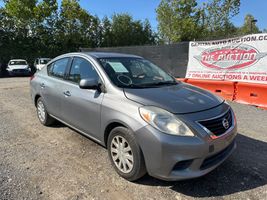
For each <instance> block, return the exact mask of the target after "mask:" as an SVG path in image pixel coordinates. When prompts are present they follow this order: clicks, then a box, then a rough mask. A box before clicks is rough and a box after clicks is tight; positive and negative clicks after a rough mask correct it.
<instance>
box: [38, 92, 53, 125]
mask: <svg viewBox="0 0 267 200" xmlns="http://www.w3.org/2000/svg"><path fill="white" fill-rule="evenodd" d="M36 112H37V117H38V119H39V121H40V122H41V123H42V124H43V125H44V126H51V125H52V124H54V123H55V121H56V120H55V119H54V118H52V117H51V116H50V115H49V114H48V113H47V111H46V107H45V105H44V102H43V99H42V97H40V98H39V99H38V100H37V102H36Z"/></svg>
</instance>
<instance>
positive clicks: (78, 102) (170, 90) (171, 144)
mask: <svg viewBox="0 0 267 200" xmlns="http://www.w3.org/2000/svg"><path fill="white" fill-rule="evenodd" d="M30 85H31V96H32V99H33V102H34V104H35V106H36V110H37V116H38V118H39V120H40V122H41V123H42V124H43V125H46V126H48V125H51V124H52V123H53V122H54V121H55V119H56V120H59V121H61V122H62V123H64V124H66V125H68V126H70V127H72V128H73V129H75V130H77V131H79V132H80V133H82V134H84V135H86V136H87V137H89V138H92V139H93V140H95V141H97V142H98V143H100V144H101V145H103V146H105V147H107V149H108V153H109V158H110V161H111V163H112V165H113V167H114V168H115V170H116V171H117V173H118V174H119V175H121V176H122V177H124V178H125V179H127V180H130V181H134V180H137V179H138V178H140V177H142V176H143V175H144V174H145V173H146V172H148V173H149V174H150V175H151V176H154V177H157V178H159V179H164V180H182V179H190V178H195V177H199V176H203V175H205V174H207V173H208V172H210V171H212V170H213V169H215V168H216V167H217V166H219V165H220V164H221V163H222V162H223V161H224V160H226V159H227V158H228V157H229V156H230V155H231V153H232V152H233V151H234V149H235V148H236V142H235V137H236V134H237V127H236V119H235V115H234V112H233V110H232V109H231V107H230V106H229V105H228V104H227V103H226V102H225V101H224V100H223V99H221V98H219V97H217V96H215V95H214V94H212V93H210V92H208V91H205V90H202V89H200V88H197V87H194V86H192V85H188V84H184V83H181V82H179V81H176V80H175V78H174V77H172V76H170V75H169V74H168V73H166V72H165V71H164V70H162V69H161V68H159V67H158V66H156V65H155V64H153V63H151V62H150V61H148V60H145V59H144V58H142V57H139V56H134V55H127V54H117V53H70V54H65V55H62V56H59V57H57V58H55V59H53V60H52V61H51V62H50V63H49V64H48V65H47V66H45V67H44V68H43V69H42V70H41V71H39V72H37V73H36V74H34V76H33V77H32V78H31V82H30ZM88 164H90V163H88Z"/></svg>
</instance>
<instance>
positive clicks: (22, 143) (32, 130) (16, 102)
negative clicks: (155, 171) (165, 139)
mask: <svg viewBox="0 0 267 200" xmlns="http://www.w3.org/2000/svg"><path fill="white" fill-rule="evenodd" d="M231 105H232V106H233V108H234V110H235V112H236V115H237V120H238V125H239V135H238V137H237V142H238V149H237V151H236V152H235V153H234V154H233V155H232V156H231V157H230V158H229V159H228V160H227V161H226V162H225V163H224V164H222V165H221V166H220V167H219V168H217V169H216V170H214V171H213V172H211V173H210V174H208V175H206V176H204V177H202V178H198V179H194V180H189V181H181V182H164V181H160V180H156V179H154V178H152V177H150V176H148V175H147V176H145V177H144V178H142V179H141V180H140V181H138V182H136V183H130V182H128V181H126V180H124V179H122V178H120V177H119V176H118V175H117V174H116V173H115V171H114V170H113V169H112V167H111V165H110V163H109V160H108V155H107V151H106V149H104V148H103V147H101V146H99V145H98V144H96V143H94V142H92V141H91V140H89V139H87V138H86V137H83V136H82V135H80V134H79V133H77V132H75V131H73V130H71V129H70V128H68V127H66V126H64V125H62V124H58V125H56V126H54V127H51V128H47V127H44V126H42V125H41V124H40V123H39V121H38V119H37V117H36V114H35V108H34V106H33V104H32V102H31V99H30V93H29V78H5V79H0V199H1V200H3V199H14V200H20V199H52V200H57V199H68V200H72V199H73V200H76V199H95V200H96V199H101V200H104V199H116V200H119V199H125V200H127V199H156V200H160V199H174V200H175V199H176V200H179V199H267V185H266V184H267V111H264V110H260V109H257V108H255V107H252V106H245V105H240V104H236V103H231Z"/></svg>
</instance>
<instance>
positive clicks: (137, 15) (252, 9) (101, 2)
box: [0, 0, 267, 30]
mask: <svg viewBox="0 0 267 200" xmlns="http://www.w3.org/2000/svg"><path fill="white" fill-rule="evenodd" d="M58 1H59V2H60V0H58ZM198 1H199V2H204V1H205V0H198ZM159 2H160V0H80V3H81V6H82V7H83V8H85V9H86V10H88V11H89V12H90V13H91V14H93V15H98V16H99V17H100V18H103V17H104V16H111V15H112V14H114V13H129V14H131V15H132V16H133V17H134V19H140V20H144V19H146V18H147V19H148V20H149V21H150V23H151V26H152V28H153V29H154V30H156V29H157V19H156V12H155V9H156V8H157V7H158V5H159ZM0 5H3V3H1V0H0ZM246 14H252V15H253V16H254V17H255V19H257V20H258V22H257V26H258V27H259V28H260V30H263V29H264V28H266V29H267V0H241V7H240V13H239V14H238V15H237V16H235V17H234V18H233V19H232V22H233V23H234V24H235V25H236V26H242V24H243V22H244V18H245V16H246Z"/></svg>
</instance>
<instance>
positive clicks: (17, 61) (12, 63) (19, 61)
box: [9, 60, 27, 65]
mask: <svg viewBox="0 0 267 200" xmlns="http://www.w3.org/2000/svg"><path fill="white" fill-rule="evenodd" d="M9 65H27V62H26V61H23V60H14V61H10V62H9Z"/></svg>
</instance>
